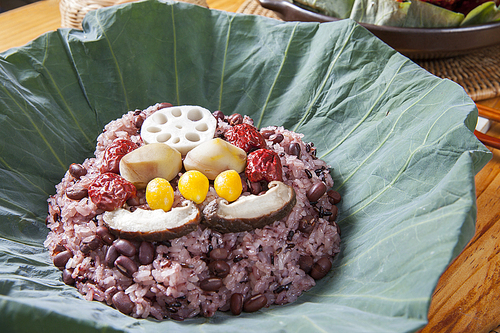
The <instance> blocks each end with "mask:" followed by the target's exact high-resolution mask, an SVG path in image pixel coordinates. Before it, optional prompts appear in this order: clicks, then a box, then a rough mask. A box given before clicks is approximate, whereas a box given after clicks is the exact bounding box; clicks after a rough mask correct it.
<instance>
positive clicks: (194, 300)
mask: <svg viewBox="0 0 500 333" xmlns="http://www.w3.org/2000/svg"><path fill="white" fill-rule="evenodd" d="M162 107H163V105H162V104H157V105H154V106H151V107H149V108H148V109H146V110H143V111H140V110H137V111H130V112H128V113H127V114H125V115H124V116H123V117H122V118H120V119H117V120H114V121H112V122H110V123H109V124H107V125H106V126H105V129H104V131H103V133H102V134H101V135H100V136H99V137H98V138H97V147H96V150H95V157H93V158H88V159H86V160H85V161H83V163H81V164H82V165H83V166H84V167H85V169H86V170H87V174H86V175H84V176H82V177H80V179H75V178H74V177H73V176H71V174H70V173H69V172H66V174H65V176H64V178H63V179H62V181H61V182H60V183H59V184H57V185H56V194H55V195H53V196H51V197H50V198H49V200H48V204H49V214H48V218H47V226H48V228H50V232H49V235H48V237H47V239H46V241H45V243H44V245H45V247H47V248H48V250H49V253H50V255H51V257H52V258H53V260H54V263H55V264H56V266H58V267H59V268H60V269H61V270H62V271H63V274H62V275H63V281H64V282H65V283H67V284H70V285H74V286H75V287H76V288H77V289H78V290H79V292H80V293H81V294H82V295H83V297H84V298H85V299H86V300H89V301H91V300H96V301H100V302H104V303H106V304H108V305H110V306H114V307H116V308H117V309H118V310H120V311H121V312H123V313H126V314H128V315H131V316H133V317H136V318H147V317H149V316H152V317H154V318H156V319H159V320H161V319H164V318H172V319H176V320H184V319H187V318H192V317H195V316H198V315H201V316H204V317H210V316H213V315H214V314H215V312H216V311H217V310H220V311H229V310H230V308H231V301H230V299H231V295H233V294H235V293H239V294H241V295H242V299H243V301H246V300H248V299H250V298H251V297H252V296H255V295H259V294H262V295H264V296H265V299H266V300H267V302H266V304H265V306H270V305H271V304H286V303H290V302H293V301H295V300H296V299H297V298H298V297H299V296H300V295H301V294H302V293H303V292H304V291H306V290H308V289H310V288H312V287H313V286H314V285H315V279H314V278H313V277H311V275H309V274H308V272H306V271H305V270H307V269H305V268H304V267H303V266H304V264H303V260H302V259H303V258H308V259H309V260H310V258H312V262H317V261H318V260H320V259H321V258H324V257H327V258H328V259H329V260H330V261H331V260H332V258H333V257H334V256H335V254H337V253H338V252H339V250H340V248H339V246H340V236H339V230H338V227H337V225H336V223H335V221H334V219H335V215H333V216H332V215H329V214H326V213H324V212H330V211H332V208H335V207H333V205H332V202H331V201H332V200H329V198H328V196H327V195H323V196H322V197H321V198H320V199H319V200H318V202H316V203H310V202H309V200H308V198H307V194H306V192H307V189H309V188H310V187H311V186H312V185H313V184H314V183H316V182H318V181H323V182H324V183H325V184H326V186H327V188H331V187H332V185H333V181H332V178H331V176H330V174H329V168H328V166H327V165H326V164H325V162H324V161H321V160H320V159H317V158H316V157H315V154H314V148H313V146H312V145H311V144H310V143H305V142H303V141H302V135H301V134H297V133H294V132H291V131H288V130H286V129H284V128H282V127H268V128H263V129H261V132H262V131H263V130H273V131H275V133H280V134H282V135H283V138H284V139H283V140H282V141H281V142H279V143H273V142H272V140H270V139H267V140H266V143H267V146H268V149H272V150H274V151H275V152H276V153H278V155H279V156H280V158H281V163H282V165H283V182H284V183H285V184H287V185H290V186H293V188H294V190H295V192H296V200H297V203H296V205H295V206H294V208H293V209H292V211H291V213H290V214H289V215H288V216H287V217H285V218H283V219H282V220H279V221H276V222H274V223H273V224H270V225H268V226H266V227H264V228H262V229H256V230H253V231H250V232H240V233H226V234H221V233H218V232H215V231H212V230H211V229H209V228H207V227H205V226H203V221H202V224H200V226H199V227H198V229H197V230H195V231H193V232H191V233H190V234H188V235H186V236H183V237H180V238H177V239H173V240H170V241H164V242H154V243H151V244H152V245H153V248H154V258H153V261H152V263H150V264H146V265H141V264H140V262H139V259H138V256H137V254H136V255H134V256H131V257H130V258H131V259H132V260H134V261H135V262H136V264H137V266H138V270H137V271H136V272H135V273H134V274H133V275H132V276H131V277H127V276H126V275H125V274H123V273H122V272H121V271H120V270H119V269H117V268H116V267H109V266H108V265H107V264H106V254H107V251H108V249H109V247H110V245H108V244H107V243H106V242H104V241H102V239H101V238H99V237H98V236H97V229H98V228H99V227H102V226H103V225H104V222H103V220H102V214H103V211H102V210H100V209H98V208H97V207H96V205H95V204H94V203H93V202H92V201H91V200H90V198H89V197H88V196H87V197H84V198H82V199H80V200H71V199H69V198H68V197H67V196H66V194H65V193H66V190H67V189H68V188H71V187H73V186H74V185H75V184H78V186H80V187H83V188H88V186H89V185H90V183H91V182H92V181H93V179H95V178H96V177H97V176H98V175H99V174H100V172H99V167H100V165H101V163H102V157H103V153H104V150H105V149H106V147H107V146H108V145H109V144H111V143H112V142H113V141H114V140H115V139H117V138H121V139H129V140H131V141H133V142H135V143H137V145H138V146H142V145H144V142H143V141H142V139H141V137H140V135H139V131H138V127H137V126H138V124H137V119H138V117H142V118H143V119H144V118H145V117H146V116H149V115H151V114H153V113H154V112H155V111H157V110H158V109H161V108H162ZM226 118H227V117H226ZM243 122H246V123H249V124H253V121H252V120H251V119H250V118H248V117H244V118H243ZM230 126H231V125H230V124H228V123H227V121H223V120H220V119H219V121H218V128H217V131H216V136H219V137H222V136H223V134H224V132H225V130H227V129H228V128H229V127H230ZM139 127H140V125H139ZM292 142H296V143H298V144H299V145H300V148H301V152H302V153H301V154H300V158H298V157H297V156H295V155H292V154H289V153H288V152H287V147H288V146H289V145H290V143H292ZM306 170H307V171H306ZM315 171H316V172H315ZM177 181H178V177H176V178H175V179H174V180H172V181H171V184H172V186H173V188H174V189H175V198H176V199H175V201H174V207H175V206H179V205H180V204H181V203H182V201H183V198H182V196H181V195H180V193H179V191H178V189H177ZM244 191H245V189H244ZM248 194H249V192H245V193H243V194H242V195H248ZM137 197H138V198H139V202H136V203H134V205H128V204H126V205H125V208H127V209H130V210H133V209H134V207H141V208H147V204H146V202H145V198H144V191H142V192H141V191H138V196H137ZM216 197H217V194H216V193H215V190H214V189H213V184H211V185H210V190H209V193H208V195H207V198H206V200H205V201H204V202H203V203H202V204H200V208H201V209H202V208H203V207H204V205H206V204H207V203H208V202H210V201H211V200H213V199H214V198H216ZM333 211H335V209H333ZM311 217H314V221H315V223H314V224H313V225H312V226H310V228H308V230H304V227H303V224H301V221H303V220H304V219H310V218H311ZM96 240H97V241H96ZM92 242H93V244H94V246H93V247H92V248H91V249H90V250H89V247H88V244H91V243H92ZM96 242H97V243H96ZM133 244H134V246H136V248H139V246H140V242H133ZM85 246H86V247H85ZM219 248H224V249H226V250H227V253H228V256H227V258H226V259H224V261H225V262H226V263H227V264H228V265H229V267H230V271H229V274H228V275H227V276H226V277H224V278H223V279H222V282H223V283H222V286H221V287H220V288H219V289H218V290H216V291H206V290H203V289H202V288H201V287H200V282H201V281H203V280H205V279H207V278H209V277H210V276H212V275H211V272H210V270H209V267H208V265H209V263H210V262H211V259H210V252H211V251H213V250H214V249H219ZM63 252H64V253H66V254H67V257H68V258H69V259H68V258H65V259H64V260H63V261H62V264H61V263H56V261H58V260H59V261H60V257H61V253H63ZM58 255H59V258H57V259H56V257H57V256H58ZM301 258H302V259H301ZM301 267H302V268H301ZM113 296H115V297H113ZM118 296H120V297H118ZM231 310H233V309H231Z"/></svg>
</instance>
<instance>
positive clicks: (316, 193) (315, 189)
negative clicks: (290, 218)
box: [306, 182, 326, 202]
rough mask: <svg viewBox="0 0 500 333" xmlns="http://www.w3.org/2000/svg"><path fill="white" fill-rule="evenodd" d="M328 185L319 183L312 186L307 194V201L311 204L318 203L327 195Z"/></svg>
mask: <svg viewBox="0 0 500 333" xmlns="http://www.w3.org/2000/svg"><path fill="white" fill-rule="evenodd" d="M325 192H326V185H325V183H323V182H318V183H316V184H314V185H313V186H311V187H310V188H309V189H308V190H307V193H306V196H307V199H308V200H309V201H311V202H316V201H318V200H319V198H321V197H322V196H323V194H325Z"/></svg>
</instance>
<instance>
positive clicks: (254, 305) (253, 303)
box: [243, 294, 267, 312]
mask: <svg viewBox="0 0 500 333" xmlns="http://www.w3.org/2000/svg"><path fill="white" fill-rule="evenodd" d="M266 304H267V298H266V295H264V294H257V295H254V296H252V297H250V299H248V300H247V301H246V302H245V303H244V304H243V310H245V312H255V311H258V310H260V309H262V308H263V307H264V306H266Z"/></svg>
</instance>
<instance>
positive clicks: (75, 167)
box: [68, 163, 87, 179]
mask: <svg viewBox="0 0 500 333" xmlns="http://www.w3.org/2000/svg"><path fill="white" fill-rule="evenodd" d="M68 171H69V174H70V175H71V176H72V177H73V178H76V179H80V177H82V176H85V175H86V174H87V169H85V167H84V166H83V165H81V164H77V163H72V164H71V165H70V166H69V170H68Z"/></svg>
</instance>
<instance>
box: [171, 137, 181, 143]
mask: <svg viewBox="0 0 500 333" xmlns="http://www.w3.org/2000/svg"><path fill="white" fill-rule="evenodd" d="M179 142H181V139H179V137H177V136H176V137H175V138H173V139H172V143H173V144H175V143H179Z"/></svg>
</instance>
